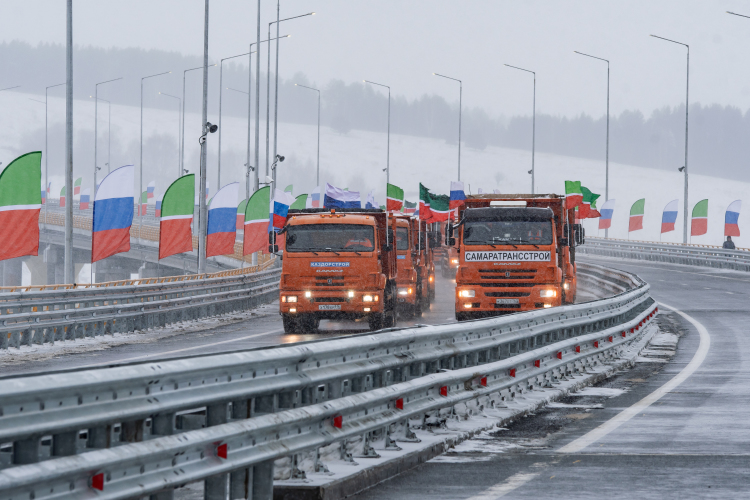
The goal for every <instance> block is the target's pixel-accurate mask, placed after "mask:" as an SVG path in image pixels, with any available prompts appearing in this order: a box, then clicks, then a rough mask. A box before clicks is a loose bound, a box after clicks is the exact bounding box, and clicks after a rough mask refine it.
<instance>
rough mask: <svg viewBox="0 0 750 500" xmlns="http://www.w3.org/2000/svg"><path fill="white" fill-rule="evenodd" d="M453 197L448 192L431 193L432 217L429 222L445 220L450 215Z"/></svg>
mask: <svg viewBox="0 0 750 500" xmlns="http://www.w3.org/2000/svg"><path fill="white" fill-rule="evenodd" d="M450 203H451V197H450V196H448V195H447V194H432V193H430V213H432V217H430V219H429V220H428V221H427V222H443V221H447V220H448V218H449V217H450V213H451V209H450Z"/></svg>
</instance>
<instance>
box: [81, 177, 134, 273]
mask: <svg viewBox="0 0 750 500" xmlns="http://www.w3.org/2000/svg"><path fill="white" fill-rule="evenodd" d="M134 183H135V167H134V166H133V165H126V166H124V167H120V168H118V169H116V170H113V171H112V172H111V173H109V174H108V175H107V176H106V177H105V178H104V180H103V181H102V183H101V184H100V185H99V190H98V191H97V192H96V196H95V197H94V222H93V232H92V235H91V262H92V263H94V262H97V261H99V260H102V259H105V258H107V257H109V256H110V255H114V254H116V253H120V252H127V251H129V250H130V226H131V225H132V224H133V204H134V202H135V196H134V189H133V184H134Z"/></svg>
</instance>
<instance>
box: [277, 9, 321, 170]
mask: <svg viewBox="0 0 750 500" xmlns="http://www.w3.org/2000/svg"><path fill="white" fill-rule="evenodd" d="M280 12H281V2H280V1H279V0H276V20H275V21H272V22H270V23H268V39H269V40H270V39H271V26H272V25H274V24H275V25H276V38H274V40H276V73H275V75H274V79H275V80H276V88H275V90H274V104H273V157H274V158H276V153H277V152H276V137H277V134H276V131H277V120H278V116H279V41H278V38H279V24H280V23H283V22H284V21H291V20H292V19H298V18H300V17H307V16H314V15H315V12H308V13H307V14H301V15H299V16H293V17H287V18H286V19H279V13H280ZM270 109H271V44H270V43H269V44H268V70H267V71H266V175H268V149H269V135H270V132H269V125H270ZM275 180H276V178H275V177H274V181H275Z"/></svg>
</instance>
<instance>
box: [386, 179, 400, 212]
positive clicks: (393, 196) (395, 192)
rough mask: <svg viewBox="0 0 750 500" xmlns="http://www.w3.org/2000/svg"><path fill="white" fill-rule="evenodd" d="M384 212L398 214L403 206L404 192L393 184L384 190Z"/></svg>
mask: <svg viewBox="0 0 750 500" xmlns="http://www.w3.org/2000/svg"><path fill="white" fill-rule="evenodd" d="M386 197H387V200H386V205H385V206H386V210H388V211H389V212H398V211H399V210H401V207H403V206H404V190H403V189H401V188H400V187H398V186H396V185H394V184H388V185H387V190H386Z"/></svg>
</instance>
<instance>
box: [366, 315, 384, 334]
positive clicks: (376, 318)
mask: <svg viewBox="0 0 750 500" xmlns="http://www.w3.org/2000/svg"><path fill="white" fill-rule="evenodd" d="M368 322H369V323H370V330H372V331H373V332H374V331H376V330H382V329H383V322H384V320H383V313H374V314H370V317H369V318H368Z"/></svg>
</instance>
